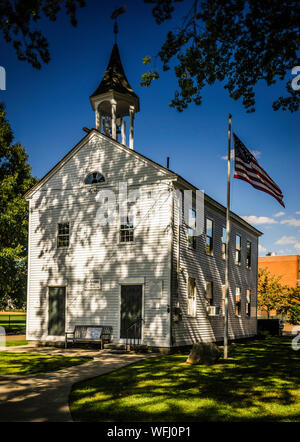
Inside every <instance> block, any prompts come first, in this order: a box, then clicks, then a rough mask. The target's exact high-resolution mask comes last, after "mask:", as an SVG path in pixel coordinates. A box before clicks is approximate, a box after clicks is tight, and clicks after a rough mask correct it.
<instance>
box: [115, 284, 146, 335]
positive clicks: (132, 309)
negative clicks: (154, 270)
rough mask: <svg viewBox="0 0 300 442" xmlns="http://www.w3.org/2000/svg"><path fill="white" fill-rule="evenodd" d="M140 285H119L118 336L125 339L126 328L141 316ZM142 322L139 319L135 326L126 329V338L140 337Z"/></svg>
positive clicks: (141, 292) (141, 295) (141, 290)
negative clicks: (119, 321)
mask: <svg viewBox="0 0 300 442" xmlns="http://www.w3.org/2000/svg"><path fill="white" fill-rule="evenodd" d="M142 299H143V289H142V285H122V286H121V330H120V338H122V339H126V337H127V329H128V327H129V326H130V325H131V324H133V323H134V322H135V321H136V320H137V319H139V318H142ZM141 336H142V322H141V321H139V322H138V323H137V325H136V329H135V327H131V328H130V329H129V330H128V338H134V337H135V338H137V339H141Z"/></svg>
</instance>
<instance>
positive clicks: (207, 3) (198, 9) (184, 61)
mask: <svg viewBox="0 0 300 442" xmlns="http://www.w3.org/2000/svg"><path fill="white" fill-rule="evenodd" d="M183 1H185V3H186V6H187V8H186V10H187V14H186V15H185V16H184V17H183V18H182V21H181V25H180V26H177V27H176V28H175V29H174V30H171V31H169V32H168V33H167V36H166V40H165V42H164V43H163V45H162V47H161V49H160V51H159V53H158V56H159V57H160V59H161V61H162V67H163V70H168V69H170V63H171V62H172V61H173V60H174V59H175V60H176V61H177V64H176V65H175V67H174V71H175V74H176V77H177V80H178V86H179V90H177V91H176V92H175V95H174V99H173V100H172V101H171V103H170V105H171V106H172V107H175V108H176V109H177V110H178V111H183V110H184V109H185V108H187V107H188V105H189V104H190V103H192V102H194V103H195V104H197V105H199V104H201V101H202V96H201V93H202V89H203V88H204V87H205V86H206V85H212V84H214V83H215V82H217V81H218V82H221V83H222V84H223V85H224V88H225V89H227V91H228V93H229V96H230V97H231V98H233V99H234V100H239V99H241V100H242V103H243V105H244V107H245V109H246V110H247V112H253V111H254V110H255V107H254V106H255V90H254V88H255V86H256V85H257V83H258V82H259V81H261V80H262V81H264V82H265V84H266V85H267V86H271V85H273V84H275V83H276V82H277V81H282V80H284V79H285V77H286V76H287V74H290V72H291V69H292V68H293V67H294V66H299V64H300V61H299V57H298V51H299V48H300V33H299V23H300V3H299V2H298V1H296V0H291V1H282V0H266V1H261V0H251V1H250V0H193V2H192V7H191V2H189V1H188V0H144V2H145V3H151V4H153V5H154V7H153V10H152V14H153V16H154V18H155V20H156V22H157V23H158V24H161V23H162V22H164V21H166V20H169V19H171V18H172V15H173V12H174V10H175V4H176V3H177V2H183ZM188 8H189V9H188ZM153 79H154V78H153ZM148 80H149V81H146V82H142V85H144V86H149V85H150V84H151V81H152V79H151V77H149V78H148ZM286 90H287V96H286V97H279V98H278V99H276V100H275V101H274V103H273V109H274V110H278V109H282V110H289V111H291V112H295V111H296V110H298V109H299V104H300V95H299V92H298V91H294V90H293V89H292V88H291V80H289V81H288V82H287V85H286Z"/></svg>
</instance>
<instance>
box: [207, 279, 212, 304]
mask: <svg viewBox="0 0 300 442" xmlns="http://www.w3.org/2000/svg"><path fill="white" fill-rule="evenodd" d="M205 297H206V300H207V303H208V304H209V305H214V293H213V282H212V281H206V287H205Z"/></svg>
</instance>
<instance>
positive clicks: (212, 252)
mask: <svg viewBox="0 0 300 442" xmlns="http://www.w3.org/2000/svg"><path fill="white" fill-rule="evenodd" d="M207 221H211V236H209V235H207ZM207 237H209V238H211V242H210V246H211V249H210V251H209V252H208V251H207ZM205 253H206V255H208V256H213V255H214V220H213V219H212V218H210V217H208V216H206V217H205Z"/></svg>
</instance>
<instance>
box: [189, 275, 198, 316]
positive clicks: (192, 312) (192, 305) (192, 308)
mask: <svg viewBox="0 0 300 442" xmlns="http://www.w3.org/2000/svg"><path fill="white" fill-rule="evenodd" d="M191 280H193V281H194V291H193V295H192V296H190V281H191ZM196 293H197V289H196V278H193V277H191V276H189V277H188V283H187V315H188V316H189V317H190V318H196V316H197V304H196Z"/></svg>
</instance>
